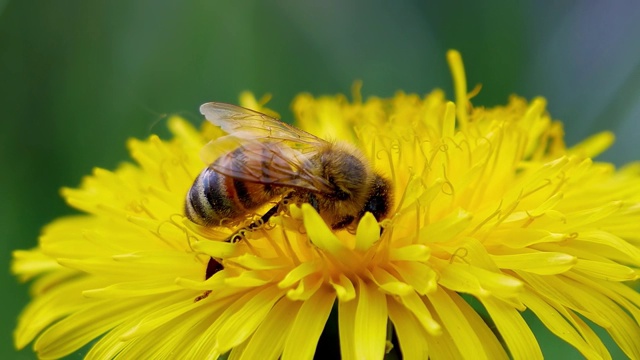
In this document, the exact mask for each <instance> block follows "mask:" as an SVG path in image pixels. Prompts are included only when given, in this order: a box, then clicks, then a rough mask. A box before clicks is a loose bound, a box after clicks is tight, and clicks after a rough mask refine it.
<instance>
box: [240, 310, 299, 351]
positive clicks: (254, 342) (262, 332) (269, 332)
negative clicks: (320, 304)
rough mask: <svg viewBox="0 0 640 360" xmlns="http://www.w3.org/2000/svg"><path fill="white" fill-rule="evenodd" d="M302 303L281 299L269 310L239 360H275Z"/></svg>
mask: <svg viewBox="0 0 640 360" xmlns="http://www.w3.org/2000/svg"><path fill="white" fill-rule="evenodd" d="M300 306H302V301H290V300H288V299H287V298H282V299H280V301H278V303H277V304H276V305H275V306H274V307H273V309H271V311H270V312H269V314H268V315H267V317H266V318H265V319H264V321H262V323H261V324H260V326H259V327H258V329H256V332H255V333H254V334H253V336H252V337H251V340H249V343H248V344H247V347H246V348H245V349H244V351H242V355H241V356H240V359H247V360H252V359H276V358H278V356H279V355H280V353H281V352H282V349H283V348H284V342H285V339H286V338H287V336H288V334H289V331H290V329H291V326H292V325H293V322H294V320H295V318H296V316H297V315H298V311H299V309H300Z"/></svg>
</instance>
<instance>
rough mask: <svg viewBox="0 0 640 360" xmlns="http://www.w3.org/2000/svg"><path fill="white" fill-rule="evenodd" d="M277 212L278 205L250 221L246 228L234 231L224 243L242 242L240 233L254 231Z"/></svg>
mask: <svg viewBox="0 0 640 360" xmlns="http://www.w3.org/2000/svg"><path fill="white" fill-rule="evenodd" d="M279 210H280V203H278V204H276V205H274V206H273V207H272V208H271V209H269V211H267V212H266V213H264V215H262V216H261V217H260V219H259V220H254V221H252V222H251V224H249V225H248V226H246V227H243V228H242V229H240V230H238V231H236V232H235V233H233V234H232V235H231V236H229V237H228V238H226V239H225V241H226V242H237V241H240V240H242V238H243V236H242V232H244V231H246V230H255V229H257V228H259V227H261V226H263V225H264V224H266V223H267V222H269V219H271V217H272V216H273V215H275V214H277V213H278V211H279Z"/></svg>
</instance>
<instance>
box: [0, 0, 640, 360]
mask: <svg viewBox="0 0 640 360" xmlns="http://www.w3.org/2000/svg"><path fill="white" fill-rule="evenodd" d="M0 11H1V13H0V72H1V73H0V79H2V81H0V91H1V93H0V110H1V111H2V122H1V123H2V125H3V129H2V130H1V131H0V166H2V170H1V171H0V189H1V191H2V201H0V207H1V214H2V216H1V217H0V227H1V229H2V249H3V251H2V255H3V257H2V267H3V268H4V269H5V275H3V276H2V278H1V281H2V283H1V286H2V289H3V290H4V292H5V296H4V299H5V300H4V304H3V305H4V306H3V314H2V319H3V321H2V325H1V326H2V336H0V346H1V347H0V353H2V354H8V356H10V357H11V358H16V357H18V358H19V357H22V358H28V359H30V358H34V355H33V353H32V352H31V351H30V350H27V351H23V352H21V353H15V351H14V350H13V346H12V344H11V335H10V334H11V331H12V329H13V327H14V326H15V318H16V316H17V314H18V312H19V311H20V309H21V308H22V307H23V306H24V304H26V302H27V294H26V291H27V290H26V287H20V286H19V285H18V284H16V281H15V279H14V278H13V277H11V276H10V275H9V273H8V271H7V270H6V269H8V266H9V265H8V263H9V259H10V251H11V250H12V249H16V248H26V247H30V246H33V245H35V243H36V239H37V236H38V233H39V231H40V228H41V226H42V225H43V224H45V223H47V222H48V221H50V220H52V219H53V218H55V217H57V216H59V215H61V214H65V213H71V210H69V209H68V208H67V207H66V206H65V205H64V204H63V202H62V200H61V199H60V197H59V196H58V189H59V188H60V187H61V186H65V185H67V186H74V185H77V184H78V182H79V179H80V178H81V176H83V175H84V174H87V173H89V172H90V171H91V168H92V167H94V166H99V167H106V168H113V167H114V166H115V165H116V164H117V163H118V162H120V161H123V160H126V159H127V155H126V151H125V148H124V143H125V140H126V138H128V137H131V136H135V137H146V136H147V135H149V134H151V133H156V132H157V133H160V134H166V130H165V120H166V115H167V114H171V113H180V114H182V115H183V116H185V117H187V118H188V119H191V120H192V121H194V122H198V121H200V120H199V119H200V116H199V114H198V112H197V109H198V106H199V105H200V104H201V103H203V102H206V101H213V100H215V101H225V102H236V101H237V95H238V94H239V93H240V91H242V90H252V91H254V92H255V93H256V94H258V95H260V94H263V93H266V92H269V93H272V94H273V99H272V101H271V103H270V104H271V107H272V108H275V109H276V110H278V111H279V112H280V113H281V114H282V115H283V117H284V118H285V119H287V118H290V111H289V109H288V106H289V102H290V101H291V99H292V98H293V96H294V95H295V94H297V93H299V92H302V91H308V92H311V93H313V94H323V93H337V92H343V93H349V91H350V90H349V89H350V87H351V85H352V83H353V81H354V80H362V81H363V82H364V87H363V95H364V96H365V97H366V96H367V95H369V94H375V95H379V96H388V95H391V94H393V93H394V92H395V91H396V90H399V89H402V90H404V91H406V92H417V93H426V92H428V91H430V90H432V89H433V88H435V87H441V88H443V89H445V90H446V91H447V93H448V95H449V96H452V94H451V88H452V87H451V85H450V84H451V80H450V76H449V72H448V68H447V65H446V62H445V56H444V55H445V51H446V50H447V49H449V48H456V49H458V50H460V52H461V53H462V55H463V58H464V61H465V66H466V69H467V75H468V81H469V84H470V85H471V86H473V84H476V83H482V85H483V88H482V91H481V92H480V94H479V95H478V96H477V97H476V98H474V100H473V102H474V104H476V105H487V106H493V105H496V104H501V103H505V102H506V99H507V97H508V96H509V94H511V93H518V94H520V95H523V96H526V97H533V96H535V95H542V96H545V97H546V98H547V99H548V102H549V106H548V107H549V109H550V111H551V114H552V115H553V117H554V118H557V119H560V120H563V121H564V122H565V128H566V132H567V139H568V142H569V143H570V144H571V143H573V142H576V141H578V140H579V139H582V138H585V137H586V136H588V135H589V134H592V133H595V132H596V131H599V130H603V129H610V130H613V131H614V132H615V133H616V135H617V136H618V141H617V143H616V145H615V146H614V147H613V148H612V149H611V150H609V151H608V152H607V153H605V154H604V155H603V157H602V158H603V159H606V160H608V161H612V162H614V163H617V164H622V163H625V162H628V161H631V160H634V159H640V150H638V148H637V145H636V141H635V139H636V138H637V137H638V136H640V42H638V40H637V37H638V34H640V22H638V21H637V19H638V18H640V3H638V2H634V1H630V0H629V1H619V2H593V1H592V2H579V1H564V2H560V3H552V2H534V1H525V2H510V1H506V0H503V1H497V0H493V1H487V2H474V1H453V2H448V1H431V2H427V1H417V0H414V1H409V0H404V1H396V2H382V1H374V2H370V1H364V0H356V1H349V2H344V1H337V0H330V1H311V0H303V1H298V0H295V1H294V0H281V1H270V2H264V1H257V0H252V1H242V2H228V1H227V2H222V1H190V2H178V1H150V0H141V1H135V2H134V1H130V2H128V1H44V0H20V1H8V2H4V3H3V4H2V3H0ZM531 323H532V324H533V326H534V327H535V326H536V321H535V320H532V321H531ZM539 328H541V326H537V327H536V329H539ZM537 336H538V338H539V340H540V343H541V345H542V346H543V350H544V351H545V355H546V356H547V357H548V358H566V356H573V357H577V356H578V355H577V352H575V351H574V350H572V349H570V348H567V347H566V345H563V344H561V343H560V342H559V341H557V340H555V338H554V337H553V336H552V335H550V334H549V333H548V332H545V331H542V330H540V331H539V332H537ZM81 355H82V354H79V355H78V357H81ZM614 357H615V354H614Z"/></svg>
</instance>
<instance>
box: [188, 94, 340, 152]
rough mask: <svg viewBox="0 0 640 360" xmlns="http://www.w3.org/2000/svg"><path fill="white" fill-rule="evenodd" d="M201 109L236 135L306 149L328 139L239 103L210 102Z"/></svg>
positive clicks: (313, 148) (228, 131) (309, 149)
mask: <svg viewBox="0 0 640 360" xmlns="http://www.w3.org/2000/svg"><path fill="white" fill-rule="evenodd" d="M200 112H201V113H202V115H204V116H205V118H206V119H207V120H208V121H209V122H211V123H213V124H214V125H217V126H220V127H221V128H222V130H224V131H226V132H227V133H228V134H231V135H233V136H235V137H237V138H242V139H256V140H259V141H261V140H269V141H272V142H276V141H283V142H285V143H287V145H288V146H289V147H291V148H293V149H297V150H298V151H301V152H304V153H306V152H311V151H313V150H317V149H318V148H319V147H320V146H322V145H323V144H326V143H327V142H326V141H325V140H322V139H320V138H318V137H316V136H314V135H312V134H309V133H308V132H306V131H303V130H300V129H298V128H295V127H293V126H291V125H288V124H286V123H284V122H282V121H280V120H277V119H274V118H272V117H270V116H268V115H265V114H262V113H259V112H257V111H253V110H249V109H245V108H243V107H240V106H235V105H231V104H225V103H217V102H210V103H206V104H203V105H202V106H200Z"/></svg>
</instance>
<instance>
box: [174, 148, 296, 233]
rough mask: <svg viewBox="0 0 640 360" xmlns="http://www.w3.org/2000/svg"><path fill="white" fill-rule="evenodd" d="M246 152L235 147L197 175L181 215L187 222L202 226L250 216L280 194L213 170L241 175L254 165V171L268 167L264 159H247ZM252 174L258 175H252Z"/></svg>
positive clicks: (267, 186)
mask: <svg viewBox="0 0 640 360" xmlns="http://www.w3.org/2000/svg"><path fill="white" fill-rule="evenodd" d="M246 152H247V149H246V148H238V149H236V150H234V151H232V152H231V153H229V154H227V155H225V156H223V157H221V158H219V159H218V160H216V161H215V162H214V163H213V164H212V166H210V167H207V168H206V169H204V170H203V171H202V172H201V173H200V175H198V177H197V178H196V180H195V181H194V182H193V185H192V186H191V189H189V192H188V193H187V198H186V202H185V214H186V216H187V217H188V218H189V220H191V221H193V222H194V223H196V224H200V225H204V226H220V225H224V223H228V222H234V221H237V220H240V219H242V218H243V217H245V216H246V215H251V213H252V212H253V211H254V210H256V209H257V208H259V207H260V206H262V205H264V204H266V203H267V202H269V201H271V200H273V199H274V198H275V197H276V196H278V195H280V194H282V193H283V191H284V190H285V189H284V188H283V187H278V186H272V185H269V184H265V183H261V182H259V181H246V180H240V179H239V178H235V177H231V176H225V175H223V174H221V173H219V172H217V171H215V170H214V169H213V167H218V168H224V169H229V170H233V171H229V172H234V173H235V172H238V173H241V172H242V171H244V169H249V168H254V169H255V165H259V167H258V168H266V167H268V165H269V163H268V162H265V159H264V158H262V157H256V156H247V154H246ZM249 154H251V152H249ZM256 162H258V163H256ZM247 164H249V165H254V166H247ZM263 174H264V172H262V175H263ZM256 175H257V176H258V177H260V176H261V174H253V176H256Z"/></svg>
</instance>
